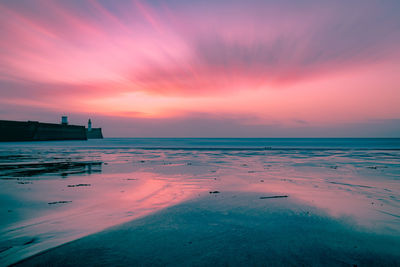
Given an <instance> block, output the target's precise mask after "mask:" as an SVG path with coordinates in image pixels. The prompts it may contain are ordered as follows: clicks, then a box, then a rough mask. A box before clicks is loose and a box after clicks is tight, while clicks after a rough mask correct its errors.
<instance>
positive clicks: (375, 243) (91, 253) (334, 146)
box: [0, 139, 400, 266]
mask: <svg viewBox="0 0 400 267" xmlns="http://www.w3.org/2000/svg"><path fill="white" fill-rule="evenodd" d="M399 148H400V140H399V139H368V140H367V139H365V140H363V139H359V140H351V139H345V140H344V139H332V140H331V139H315V140H312V139H292V140H287V139H284V140H276V139H248V140H247V139H105V140H90V141H88V142H80V141H74V142H72V141H68V142H41V143H4V144H0V160H1V162H0V182H1V185H2V186H1V188H0V200H1V211H0V212H1V214H2V216H1V217H2V220H1V224H0V240H1V244H0V248H1V250H0V263H1V265H10V264H15V263H17V265H24V266H32V265H33V266H35V265H37V266H39V265H54V266H68V265H69V266H76V265H113V264H114V265H142V266H149V265H155V266H157V265H158V266H165V265H169V266H187V265H189V266H204V265H218V266H221V265H222V266H225V265H228V266H240V265H245V264H247V265H253V266H265V265H273V266H288V265H289V266H290V265H310V266H321V265H336V266H349V265H350V266H354V265H358V266H365V265H373V266H395V265H399V264H400V262H399V258H400V255H399V252H398V250H397V249H396V248H398V247H399V245H400V206H399V204H400V203H399V199H400V185H399V182H398V180H399V178H400V164H399V163H400V150H399Z"/></svg>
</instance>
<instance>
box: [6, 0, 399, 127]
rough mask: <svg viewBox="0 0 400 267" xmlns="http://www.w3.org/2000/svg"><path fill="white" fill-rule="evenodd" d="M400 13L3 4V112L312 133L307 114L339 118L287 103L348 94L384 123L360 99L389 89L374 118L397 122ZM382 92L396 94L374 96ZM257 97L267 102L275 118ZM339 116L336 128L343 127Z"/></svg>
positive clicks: (351, 8)
mask: <svg viewBox="0 0 400 267" xmlns="http://www.w3.org/2000/svg"><path fill="white" fill-rule="evenodd" d="M399 12H400V5H399V4H398V2H397V1H381V2H380V3H378V2H376V1H372V0H371V1H369V0H367V1H361V0H359V1H358V0H357V1H351V2H349V1H341V0H338V1H329V3H328V2H325V1H317V0H306V1H294V0H284V1H279V2H276V1H258V0H252V1H246V3H244V2H242V1H212V2H211V1H179V0H169V1H146V2H145V1H139V0H135V1H125V0H120V1H113V2H112V3H111V2H110V1H103V0H87V1H77V0H76V1H75V0H73V1H52V0H40V1H30V0H23V1H10V0H8V1H2V2H1V3H0V13H1V14H2V16H0V34H1V37H0V90H1V91H0V97H1V99H0V103H6V102H7V103H12V102H14V103H15V109H17V108H18V106H20V105H21V103H37V105H39V106H40V103H42V104H43V106H46V107H48V106H49V105H50V104H51V105H52V106H54V107H55V108H56V107H57V106H60V105H61V104H62V105H63V110H68V109H70V110H73V111H74V112H75V111H79V110H81V111H82V112H93V113H96V112H100V113H102V114H104V113H107V112H108V113H109V115H112V114H114V115H115V114H130V115H129V116H133V117H135V116H139V117H140V116H143V114H152V115H151V116H153V117H154V116H160V117H163V116H164V117H165V116H166V115H165V114H169V115H168V116H182V115H183V114H190V113H191V112H200V113H201V112H205V113H213V114H222V113H231V114H236V115H237V116H238V118H239V117H240V116H241V115H240V114H254V115H255V116H257V117H262V118H268V119H266V120H269V119H274V120H287V121H288V120H296V121H298V122H301V121H307V122H308V123H312V121H313V120H314V121H315V118H314V117H313V116H311V115H307V114H312V113H322V114H325V115H326V117H329V116H331V115H330V114H332V110H331V109H330V108H326V109H325V110H324V109H321V108H320V105H319V104H318V105H315V107H314V108H313V106H314V105H313V104H312V103H311V101H308V100H304V101H303V102H307V105H311V107H308V106H306V105H305V104H302V102H301V101H300V100H297V102H296V103H293V101H292V103H291V101H289V100H288V99H291V98H299V97H304V98H305V99H312V100H317V99H325V95H326V94H333V93H332V92H334V91H337V92H338V95H336V93H335V96H334V97H333V100H334V101H341V100H339V99H340V97H341V98H342V99H345V101H346V102H349V103H352V104H353V106H358V107H359V108H362V110H359V111H354V114H353V117H354V120H362V119H364V120H366V119H368V118H369V117H371V116H373V115H374V114H373V113H371V112H370V111H367V110H366V109H367V105H364V106H362V107H360V105H359V100H360V98H361V99H363V98H364V97H365V96H363V95H360V93H361V92H363V91H366V92H367V94H368V97H370V96H371V95H372V96H373V95H376V96H377V98H381V97H380V94H381V93H382V91H381V90H383V92H384V93H385V94H387V95H389V94H392V95H391V96H388V97H387V98H385V99H382V98H381V99H382V103H380V105H378V106H377V107H376V110H375V112H376V116H374V117H376V118H378V117H379V118H382V116H383V117H385V116H386V118H387V119H393V118H396V117H399V116H400V111H398V110H397V111H396V110H393V108H392V110H391V112H388V111H387V108H386V106H390V107H392V106H393V103H392V102H393V101H392V100H390V98H395V97H398V98H400V93H399V90H398V89H396V88H398V86H399V85H400V81H399V79H398V78H397V79H396V78H393V77H394V75H393V73H392V72H394V71H396V70H399V67H398V62H399V61H400V48H399V47H400V46H399V44H400V19H399V18H398V14H399ZM396 66H397V67H396ZM363 74H364V75H369V76H368V78H366V79H365V80H366V81H365V82H364V83H363V82H361V81H360V80H361V78H360V77H362V76H363ZM344 80H346V81H347V83H346V82H343V81H344ZM367 80H368V81H367ZM369 80H373V84H374V86H372V85H371V84H372V83H371V82H369ZM326 81H330V83H329V84H328V85H327V82H326ZM379 81H381V83H382V85H385V88H383V89H380V88H377V86H375V84H376V83H379ZM310 88H313V89H312V90H311V89H310ZM276 91H279V92H280V91H288V92H289V93H285V92H280V93H275V92H276ZM260 92H261V93H260ZM268 92H271V93H268ZM238 94H240V95H241V96H243V97H242V99H247V100H246V101H247V102H245V101H244V100H243V101H239V100H238V99H237V98H235V95H238ZM257 96H260V97H266V98H265V99H264V102H265V104H266V105H267V107H266V108H263V107H262V105H261V104H258V101H261V99H260V100H258V99H255V98H257ZM226 98H228V100H226ZM371 98H373V97H371ZM151 99H153V100H151ZM207 99H208V100H207ZM229 99H231V100H229ZM235 99H236V101H239V102H236V103H237V105H234V104H235V102H234V100H235ZM272 100H273V101H272ZM67 101H68V104H67ZM129 101H130V102H129ZM324 101H328V100H324ZM218 102H220V103H221V104H215V103H218ZM224 102H226V104H224ZM254 102H257V103H254ZM308 102H310V103H308ZM49 103H50V104H49ZM129 103H131V105H130V104H129ZM187 103H190V105H191V107H190V106H189V105H188V104H187ZM228 103H229V104H228ZM277 103H279V104H277ZM232 104H233V105H232ZM322 104H324V103H322ZM398 104H400V103H398ZM26 105H29V104H26ZM229 105H232V106H231V107H229ZM374 105H375V104H374ZM325 106H327V107H330V106H331V103H330V102H329V101H328V102H325ZM338 106H340V105H336V106H335V107H332V109H334V108H337V107H338ZM375 106H376V105H375ZM272 107H274V108H272ZM296 107H298V108H296ZM296 109H301V110H302V111H300V113H302V112H303V113H305V114H306V115H304V116H303V117H299V116H298V113H299V112H296V111H295V110H296ZM351 112H353V110H351V109H350V108H349V109H348V113H351ZM278 113H279V115H273V114H278ZM161 114H164V115H163V116H162V115H161ZM282 114H284V115H282ZM335 114H336V115H335V116H336V117H335V116H334V117H335V118H332V116H331V118H330V121H331V122H332V123H334V122H338V121H341V120H343V117H341V116H342V115H339V114H340V112H336V113H335ZM366 114H367V115H366ZM293 118H295V119H293ZM242 119H243V118H242ZM265 123H267V124H268V121H265Z"/></svg>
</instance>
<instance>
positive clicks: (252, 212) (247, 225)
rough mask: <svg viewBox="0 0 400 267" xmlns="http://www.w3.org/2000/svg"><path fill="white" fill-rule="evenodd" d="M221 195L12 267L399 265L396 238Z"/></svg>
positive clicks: (254, 198) (284, 205) (262, 200)
mask: <svg viewBox="0 0 400 267" xmlns="http://www.w3.org/2000/svg"><path fill="white" fill-rule="evenodd" d="M271 196H274V195H272V194H258V193H243V192H220V193H214V194H209V195H206V196H203V197H201V198H197V199H192V200H189V201H186V202H183V203H181V204H178V205H175V206H172V207H169V208H166V209H164V210H162V211H159V212H156V213H154V214H151V215H149V216H145V217H143V218H140V219H137V220H133V221H130V222H128V223H125V224H122V225H119V226H115V227H112V228H109V229H107V230H105V231H102V232H99V233H96V234H92V235H89V236H86V237H83V238H81V239H78V240H75V241H72V242H69V243H67V244H64V245H61V246H59V247H56V248H53V249H50V250H47V251H45V252H42V253H40V254H38V255H35V256H33V257H30V258H27V259H25V260H23V261H21V262H19V263H17V264H16V265H17V266H83V265H85V266H94V265H96V266H99V265H100V266H101V265H102V266H106V265H107V266H108V265H130V266H210V265H211V266H213V265H215V266H245V265H249V266H293V265H294V266H299V265H303V266H331V265H333V266H355V265H357V266H400V251H399V250H398V248H399V247H400V236H398V235H393V234H391V235H386V234H384V233H377V232H372V231H370V230H368V228H365V227H363V226H360V224H357V223H356V222H355V221H353V220H352V219H350V217H339V218H333V217H330V216H328V215H327V214H325V213H324V212H322V211H321V210H319V209H317V208H314V207H311V206H308V205H307V204H302V202H301V201H298V200H296V199H294V198H293V197H291V196H289V197H282V198H267V197H271Z"/></svg>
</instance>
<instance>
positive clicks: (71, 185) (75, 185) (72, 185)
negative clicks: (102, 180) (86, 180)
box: [68, 184, 91, 187]
mask: <svg viewBox="0 0 400 267" xmlns="http://www.w3.org/2000/svg"><path fill="white" fill-rule="evenodd" d="M79 186H91V184H69V185H68V187H79Z"/></svg>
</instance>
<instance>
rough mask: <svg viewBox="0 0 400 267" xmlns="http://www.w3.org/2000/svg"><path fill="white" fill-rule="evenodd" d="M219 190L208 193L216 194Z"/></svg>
mask: <svg viewBox="0 0 400 267" xmlns="http://www.w3.org/2000/svg"><path fill="white" fill-rule="evenodd" d="M218 193H219V191H210V194H218Z"/></svg>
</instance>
